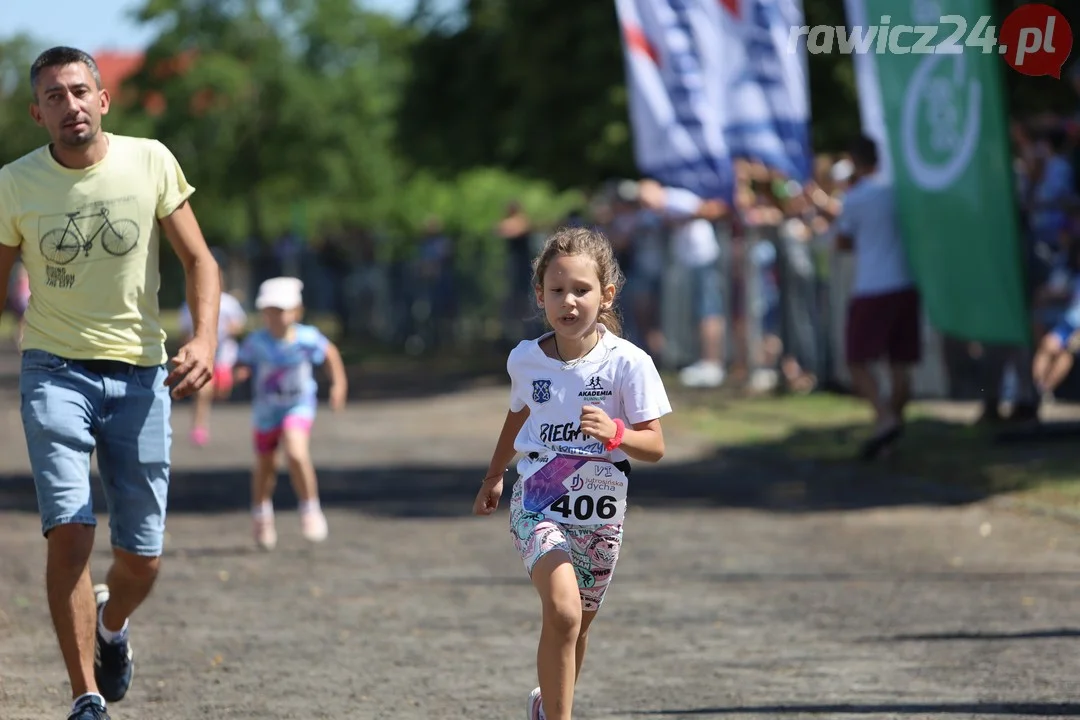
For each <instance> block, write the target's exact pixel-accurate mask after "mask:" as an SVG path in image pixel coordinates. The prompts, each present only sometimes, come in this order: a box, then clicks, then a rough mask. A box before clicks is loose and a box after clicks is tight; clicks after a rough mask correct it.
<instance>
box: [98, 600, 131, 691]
mask: <svg viewBox="0 0 1080 720" xmlns="http://www.w3.org/2000/svg"><path fill="white" fill-rule="evenodd" d="M94 597H95V599H96V600H97V608H98V612H100V611H101V606H102V605H104V604H105V603H107V602H108V601H109V588H108V586H107V585H95V586H94ZM96 635H97V642H95V643H94V679H95V680H96V681H97V686H98V692H99V693H101V695H102V697H104V698H105V700H106V701H107V702H119V701H120V700H123V699H124V696H125V695H127V691H128V688H130V687H131V680H132V678H133V677H134V676H135V654H134V653H133V652H132V650H131V642H130V641H128V639H127V638H125V639H124V640H122V641H120V642H117V643H109V642H105V639H104V638H103V637H101V629H100V628H98V631H97V632H96Z"/></svg>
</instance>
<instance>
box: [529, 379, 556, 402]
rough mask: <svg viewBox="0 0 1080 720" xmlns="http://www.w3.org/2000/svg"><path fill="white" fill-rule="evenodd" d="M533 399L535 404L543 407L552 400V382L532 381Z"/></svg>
mask: <svg viewBox="0 0 1080 720" xmlns="http://www.w3.org/2000/svg"><path fill="white" fill-rule="evenodd" d="M532 399H533V402H535V403H539V404H541V405H543V404H544V403H546V402H547V401H548V400H550V399H551V381H550V380H533V381H532Z"/></svg>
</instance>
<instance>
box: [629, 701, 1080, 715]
mask: <svg viewBox="0 0 1080 720" xmlns="http://www.w3.org/2000/svg"><path fill="white" fill-rule="evenodd" d="M626 714H628V715H651V716H659V717H665V716H674V717H702V718H706V717H710V716H718V717H719V716H723V715H761V716H764V717H782V716H784V715H826V716H829V715H832V716H835V715H870V716H873V715H889V716H892V715H914V716H917V717H942V716H946V715H963V716H966V717H991V716H992V717H1008V716H1028V717H1080V704H1077V703H994V702H973V703H936V702H928V703H868V704H862V705H861V704H858V703H837V704H808V705H802V704H797V703H793V704H790V705H732V706H730V707H709V708H678V709H670V710H630V711H626Z"/></svg>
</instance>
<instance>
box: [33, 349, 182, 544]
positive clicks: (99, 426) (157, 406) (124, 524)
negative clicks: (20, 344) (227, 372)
mask: <svg viewBox="0 0 1080 720" xmlns="http://www.w3.org/2000/svg"><path fill="white" fill-rule="evenodd" d="M167 374H168V373H167V371H166V369H165V367H164V366H156V367H136V366H133V365H126V364H123V363H118V362H101V361H89V362H85V361H78V360H66V359H64V358H61V357H57V356H56V355H53V354H51V353H47V352H44V351H42V350H26V351H25V352H24V353H23V356H22V374H21V375H20V378H19V391H20V394H21V396H22V421H23V429H24V430H25V432H26V447H27V450H28V451H29V455H30V467H31V470H32V472H33V474H34V487H35V489H36V490H37V499H38V509H39V511H40V513H41V530H42V533H43V534H45V535H48V533H49V531H50V530H52V529H53V528H55V527H56V526H58V525H69V524H79V525H90V526H94V525H96V524H97V522H96V520H95V518H94V508H93V501H92V497H91V492H90V456H91V455H92V453H93V452H94V451H95V450H96V451H97V455H98V457H97V462H98V469H99V471H100V473H101V482H102V486H103V488H104V491H105V492H104V494H105V502H106V504H107V506H108V511H109V530H110V532H111V537H112V545H113V547H115V548H119V549H120V550H125V551H127V552H129V553H133V554H135V555H142V556H146V557H157V556H159V555H161V552H162V549H163V543H164V536H165V507H166V501H167V497H168V490H169V452H170V446H171V442H172V430H171V426H170V423H169V414H170V411H171V405H172V401H171V399H170V397H169V388H168V387H166V386H165V384H164V383H165V378H166V376H167Z"/></svg>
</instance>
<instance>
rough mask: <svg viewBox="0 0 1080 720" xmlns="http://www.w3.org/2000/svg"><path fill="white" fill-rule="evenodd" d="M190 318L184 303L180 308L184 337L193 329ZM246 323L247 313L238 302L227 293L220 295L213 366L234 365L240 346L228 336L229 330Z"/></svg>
mask: <svg viewBox="0 0 1080 720" xmlns="http://www.w3.org/2000/svg"><path fill="white" fill-rule="evenodd" d="M193 322H194V321H193V320H192V318H191V309H190V308H188V304H187V303H186V302H185V303H184V304H183V305H181V306H180V332H181V333H183V335H184V336H185V337H191V336H192V334H194V332H195V329H194V325H193ZM246 322H247V313H245V312H244V306H243V305H241V304H240V301H239V300H237V299H236V298H235V297H233V296H232V295H230V294H229V293H227V292H223V293H221V303H220V304H219V305H218V348H217V357H215V358H214V364H215V365H230V366H231V365H235V364H236V353H237V351H238V350H239V348H240V346H239V345H238V344H237V342H236V338H234V337H233V336H232V335H230V334H229V329H230V327H231V326H232V325H234V324H240V325H242V324H244V323H246Z"/></svg>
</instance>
